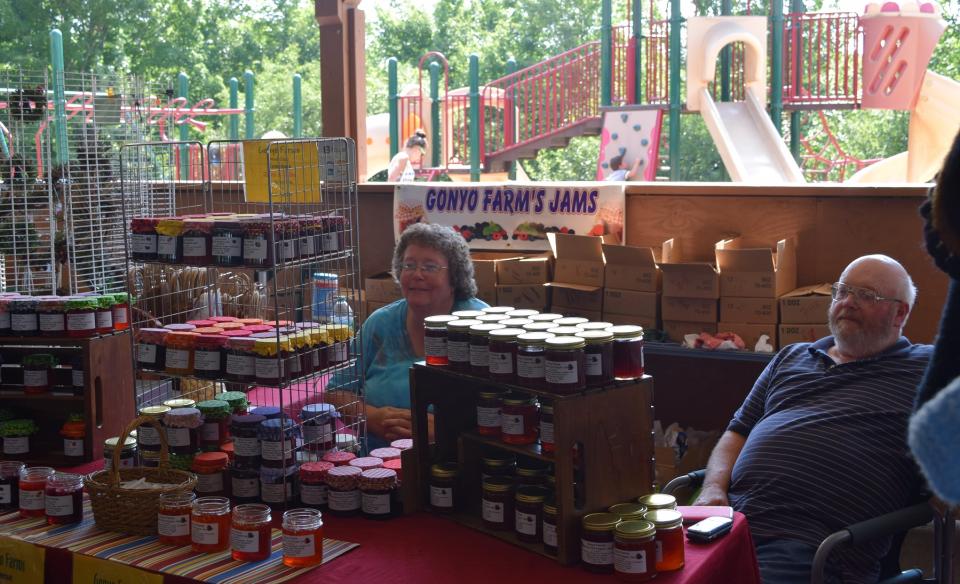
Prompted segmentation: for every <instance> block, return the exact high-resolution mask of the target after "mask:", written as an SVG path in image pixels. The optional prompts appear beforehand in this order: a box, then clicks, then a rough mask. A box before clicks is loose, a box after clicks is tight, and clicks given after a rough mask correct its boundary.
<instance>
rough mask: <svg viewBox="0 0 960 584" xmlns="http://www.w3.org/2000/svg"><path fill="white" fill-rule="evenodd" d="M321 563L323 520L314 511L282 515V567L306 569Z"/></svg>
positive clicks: (301, 510)
mask: <svg viewBox="0 0 960 584" xmlns="http://www.w3.org/2000/svg"><path fill="white" fill-rule="evenodd" d="M322 562H323V520H322V519H321V517H320V512H319V511H317V510H316V509H309V508H307V509H291V510H290V511H286V512H284V514H283V565H284V566H287V567H289V568H307V567H310V566H316V565H318V564H320V563H322Z"/></svg>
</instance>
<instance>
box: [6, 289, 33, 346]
mask: <svg viewBox="0 0 960 584" xmlns="http://www.w3.org/2000/svg"><path fill="white" fill-rule="evenodd" d="M38 307H39V302H38V301H37V299H36V298H31V297H29V296H20V297H19V298H13V299H11V300H10V304H9V311H10V334H12V335H14V336H21V337H29V336H33V335H36V334H37V333H39V332H40V326H39V323H38V320H37V309H38Z"/></svg>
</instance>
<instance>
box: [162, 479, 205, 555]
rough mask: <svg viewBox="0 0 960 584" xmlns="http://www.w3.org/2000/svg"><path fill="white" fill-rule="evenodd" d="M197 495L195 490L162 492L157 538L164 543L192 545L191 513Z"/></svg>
mask: <svg viewBox="0 0 960 584" xmlns="http://www.w3.org/2000/svg"><path fill="white" fill-rule="evenodd" d="M196 498H197V496H196V495H195V494H193V491H187V492H184V491H170V492H166V493H161V494H160V499H159V503H158V506H157V539H158V540H159V541H160V543H162V544H164V545H190V514H191V513H192V512H193V502H194V501H195V500H196Z"/></svg>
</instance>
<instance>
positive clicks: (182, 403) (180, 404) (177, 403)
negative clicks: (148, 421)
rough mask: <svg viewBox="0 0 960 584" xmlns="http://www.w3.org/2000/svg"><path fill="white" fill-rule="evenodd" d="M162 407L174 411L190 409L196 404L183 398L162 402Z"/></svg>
mask: <svg viewBox="0 0 960 584" xmlns="http://www.w3.org/2000/svg"><path fill="white" fill-rule="evenodd" d="M163 405H165V406H167V407H168V408H170V409H172V410H175V409H177V408H192V407H193V406H195V405H197V402H196V401H194V400H192V399H188V398H185V397H178V398H175V399H168V400H167V401H165V402H163Z"/></svg>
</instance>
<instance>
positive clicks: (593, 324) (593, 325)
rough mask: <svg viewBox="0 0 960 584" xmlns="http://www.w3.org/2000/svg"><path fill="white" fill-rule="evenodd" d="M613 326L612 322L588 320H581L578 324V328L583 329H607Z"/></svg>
mask: <svg viewBox="0 0 960 584" xmlns="http://www.w3.org/2000/svg"><path fill="white" fill-rule="evenodd" d="M612 326H613V323H612V322H599V321H588V322H581V323H580V324H578V325H577V328H578V329H580V330H582V331H605V330H607V329H608V328H611V327H612Z"/></svg>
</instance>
